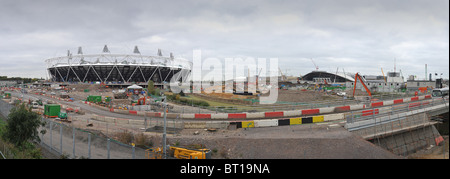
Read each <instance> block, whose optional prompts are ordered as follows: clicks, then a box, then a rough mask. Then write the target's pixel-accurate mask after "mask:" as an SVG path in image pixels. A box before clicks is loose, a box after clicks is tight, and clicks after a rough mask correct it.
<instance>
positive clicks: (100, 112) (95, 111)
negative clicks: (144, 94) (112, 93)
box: [11, 92, 144, 120]
mask: <svg viewBox="0 0 450 179" xmlns="http://www.w3.org/2000/svg"><path fill="white" fill-rule="evenodd" d="M11 95H13V96H16V97H22V96H23V98H24V99H23V100H25V101H27V100H28V99H32V100H37V99H43V100H44V99H46V100H52V101H55V102H58V103H61V104H64V105H68V106H72V107H79V108H80V109H81V110H83V111H86V112H89V113H93V114H97V115H100V116H108V117H114V118H124V119H141V120H144V117H143V116H135V115H126V114H119V113H112V112H109V111H105V110H102V109H99V108H96V107H93V106H89V105H88V104H84V103H82V102H81V101H75V102H67V101H61V100H57V99H54V98H51V97H48V96H41V95H35V94H31V93H28V94H22V93H18V92H11Z"/></svg>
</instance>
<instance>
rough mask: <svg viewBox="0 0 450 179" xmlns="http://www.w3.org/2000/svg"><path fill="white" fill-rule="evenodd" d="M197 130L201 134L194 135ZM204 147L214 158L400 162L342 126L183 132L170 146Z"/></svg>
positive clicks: (173, 138)
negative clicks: (394, 160)
mask: <svg viewBox="0 0 450 179" xmlns="http://www.w3.org/2000/svg"><path fill="white" fill-rule="evenodd" d="M195 131H198V133H199V134H198V135H193V133H194V132H195ZM175 143H179V144H180V145H189V144H202V145H204V146H206V147H207V148H210V149H212V150H213V151H215V152H213V158H232V159H240V158H243V159H340V158H342V159H400V158H402V157H399V156H397V155H395V154H392V153H390V152H388V151H386V150H384V149H382V148H380V147H377V146H375V145H373V144H372V143H370V142H367V141H365V140H364V139H362V138H360V137H358V136H355V135H353V134H351V133H350V132H348V131H346V130H345V129H344V128H342V127H329V126H328V125H315V124H312V125H298V126H280V127H271V128H251V129H247V130H245V129H238V130H234V131H230V130H219V131H216V132H208V131H204V130H183V132H182V133H181V135H180V136H176V137H170V136H169V144H172V145H173V144H175Z"/></svg>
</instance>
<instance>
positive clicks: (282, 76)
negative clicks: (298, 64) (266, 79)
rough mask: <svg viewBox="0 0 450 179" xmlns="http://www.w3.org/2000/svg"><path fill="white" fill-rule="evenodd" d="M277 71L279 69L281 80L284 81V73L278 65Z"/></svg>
mask: <svg viewBox="0 0 450 179" xmlns="http://www.w3.org/2000/svg"><path fill="white" fill-rule="evenodd" d="M278 71H280V74H281V81H286V78H287V77H286V75H284V74H283V72H282V71H281V69H280V67H278Z"/></svg>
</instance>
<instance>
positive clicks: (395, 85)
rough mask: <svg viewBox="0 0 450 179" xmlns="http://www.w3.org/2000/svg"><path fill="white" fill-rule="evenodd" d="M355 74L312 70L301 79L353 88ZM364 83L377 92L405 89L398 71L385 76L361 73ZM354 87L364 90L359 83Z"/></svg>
mask: <svg viewBox="0 0 450 179" xmlns="http://www.w3.org/2000/svg"><path fill="white" fill-rule="evenodd" d="M354 76H355V74H351V73H341V72H338V73H329V72H326V71H312V72H310V73H308V74H306V75H304V76H302V77H301V79H302V80H303V81H310V82H312V83H316V84H333V83H338V84H345V86H346V87H347V88H353V85H354V83H355V79H354ZM361 76H362V79H363V82H364V84H365V85H366V86H367V87H368V88H369V89H370V90H371V91H377V92H397V91H399V90H401V89H405V88H406V85H405V82H404V79H403V77H402V76H401V74H400V73H399V72H388V74H387V76H381V75H380V76H374V75H361ZM356 89H359V90H362V91H364V90H365V89H364V87H363V86H362V84H361V83H359V82H358V83H357V84H356Z"/></svg>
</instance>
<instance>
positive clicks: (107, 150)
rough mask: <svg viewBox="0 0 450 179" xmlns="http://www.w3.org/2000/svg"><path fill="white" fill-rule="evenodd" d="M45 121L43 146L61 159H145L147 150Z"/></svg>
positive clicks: (42, 136) (58, 123)
mask: <svg viewBox="0 0 450 179" xmlns="http://www.w3.org/2000/svg"><path fill="white" fill-rule="evenodd" d="M42 120H43V121H45V125H44V127H42V129H45V130H46V133H45V134H43V135H42V134H40V137H41V144H42V145H43V146H46V147H48V148H49V149H50V150H51V151H52V152H53V153H55V154H59V155H61V158H76V159H79V158H87V159H144V158H145V149H142V148H137V147H134V146H132V145H128V144H123V143H121V142H119V141H116V140H113V139H110V138H107V137H106V136H104V135H103V134H101V133H95V132H89V131H86V130H81V129H78V128H75V127H73V126H71V125H70V124H66V123H62V122H58V121H52V120H51V119H46V118H43V119H42Z"/></svg>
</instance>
